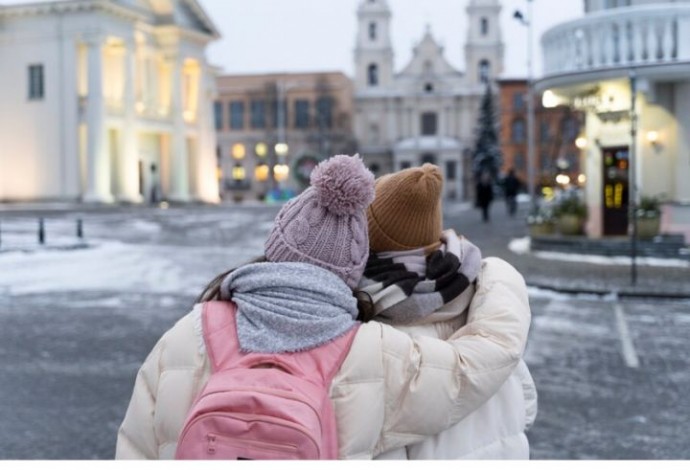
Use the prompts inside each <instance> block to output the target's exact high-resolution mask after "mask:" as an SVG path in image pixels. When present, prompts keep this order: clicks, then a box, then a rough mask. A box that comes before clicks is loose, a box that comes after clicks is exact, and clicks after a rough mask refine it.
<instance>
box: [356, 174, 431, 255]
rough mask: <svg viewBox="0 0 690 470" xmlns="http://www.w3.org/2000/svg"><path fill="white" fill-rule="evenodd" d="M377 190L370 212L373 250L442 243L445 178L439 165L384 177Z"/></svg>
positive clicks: (400, 248) (370, 236) (418, 246)
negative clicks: (442, 202) (442, 194)
mask: <svg viewBox="0 0 690 470" xmlns="http://www.w3.org/2000/svg"><path fill="white" fill-rule="evenodd" d="M375 188H376V197H375V198H374V202H373V203H372V204H371V205H370V206H369V208H368V209H367V219H368V222H369V247H370V248H371V251H373V252H374V253H380V252H383V251H407V250H412V249H415V248H420V247H423V246H427V245H431V244H433V243H435V242H438V241H439V239H440V238H441V233H442V231H443V213H442V207H441V189H442V188H443V176H442V175H441V171H440V170H439V168H438V167H437V166H436V165H431V164H429V163H425V164H424V165H422V166H421V167H415V168H408V169H406V170H402V171H399V172H397V173H391V174H388V175H384V176H382V177H380V178H378V179H377V180H376V186H375Z"/></svg>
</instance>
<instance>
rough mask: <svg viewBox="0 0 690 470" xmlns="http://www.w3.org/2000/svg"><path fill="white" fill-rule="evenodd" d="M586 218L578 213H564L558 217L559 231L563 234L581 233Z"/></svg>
mask: <svg viewBox="0 0 690 470" xmlns="http://www.w3.org/2000/svg"><path fill="white" fill-rule="evenodd" d="M584 223H585V221H584V219H583V218H582V217H580V216H578V215H571V214H564V215H561V216H560V217H559V218H558V231H559V232H561V234H563V235H581V234H582V233H583V232H584V230H583V227H584Z"/></svg>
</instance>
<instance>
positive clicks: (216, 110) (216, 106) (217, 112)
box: [213, 101, 223, 131]
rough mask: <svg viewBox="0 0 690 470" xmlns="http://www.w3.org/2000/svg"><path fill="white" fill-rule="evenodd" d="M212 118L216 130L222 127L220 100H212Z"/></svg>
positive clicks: (221, 105) (221, 104)
mask: <svg viewBox="0 0 690 470" xmlns="http://www.w3.org/2000/svg"><path fill="white" fill-rule="evenodd" d="M213 118H214V121H215V123H216V130H217V131H219V130H221V129H222V128H223V103H222V102H220V101H214V102H213Z"/></svg>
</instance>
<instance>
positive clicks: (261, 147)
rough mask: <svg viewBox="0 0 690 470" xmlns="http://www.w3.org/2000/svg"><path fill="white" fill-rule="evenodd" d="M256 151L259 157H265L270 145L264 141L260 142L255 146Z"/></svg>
mask: <svg viewBox="0 0 690 470" xmlns="http://www.w3.org/2000/svg"><path fill="white" fill-rule="evenodd" d="M254 153H255V154H256V156H257V157H261V158H264V157H265V156H266V154H267V153H268V146H267V145H266V144H265V143H263V142H259V143H258V144H256V147H254Z"/></svg>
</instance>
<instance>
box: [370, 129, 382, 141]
mask: <svg viewBox="0 0 690 470" xmlns="http://www.w3.org/2000/svg"><path fill="white" fill-rule="evenodd" d="M380 138H381V136H380V133H379V126H378V124H369V142H371V143H372V144H378V143H379V141H380Z"/></svg>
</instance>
